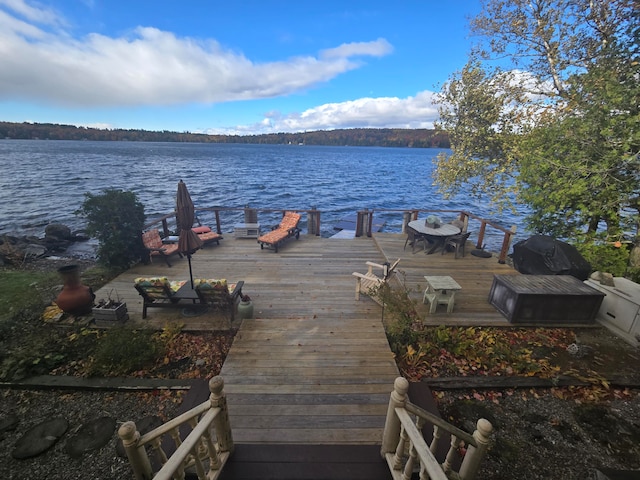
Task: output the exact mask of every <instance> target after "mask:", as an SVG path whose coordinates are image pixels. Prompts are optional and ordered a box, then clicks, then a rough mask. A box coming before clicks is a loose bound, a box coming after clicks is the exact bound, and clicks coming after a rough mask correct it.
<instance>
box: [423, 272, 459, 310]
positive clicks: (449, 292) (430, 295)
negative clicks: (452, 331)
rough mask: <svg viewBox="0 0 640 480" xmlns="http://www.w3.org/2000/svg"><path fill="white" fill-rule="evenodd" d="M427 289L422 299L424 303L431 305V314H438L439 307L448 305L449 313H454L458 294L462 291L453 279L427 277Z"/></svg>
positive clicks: (425, 277)
mask: <svg viewBox="0 0 640 480" xmlns="http://www.w3.org/2000/svg"><path fill="white" fill-rule="evenodd" d="M424 279H425V280H426V281H427V288H426V289H425V291H424V296H423V297H422V303H424V304H425V305H426V304H427V303H428V304H429V313H436V308H438V305H446V306H447V313H451V312H453V306H454V305H455V302H456V292H457V291H458V290H462V287H461V286H460V285H458V282H456V281H455V280H454V279H453V278H451V277H449V276H430V275H425V276H424Z"/></svg>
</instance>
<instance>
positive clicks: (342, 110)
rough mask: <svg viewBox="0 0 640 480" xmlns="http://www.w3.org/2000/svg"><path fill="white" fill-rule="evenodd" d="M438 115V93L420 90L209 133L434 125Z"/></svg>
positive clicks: (269, 115) (331, 105) (273, 115)
mask: <svg viewBox="0 0 640 480" xmlns="http://www.w3.org/2000/svg"><path fill="white" fill-rule="evenodd" d="M437 118H438V110H437V106H436V105H435V104H434V93H433V92H430V91H423V92H419V93H418V94H417V95H415V96H412V97H407V98H404V99H401V98H397V97H382V98H360V99H358V100H352V101H348V102H341V103H328V104H325V105H320V106H318V107H314V108H310V109H308V110H305V111H304V112H302V113H290V114H287V115H282V114H280V113H279V112H268V113H266V114H265V118H264V119H263V120H261V121H260V122H258V123H256V124H253V125H238V126H236V127H235V128H229V129H210V130H208V131H207V132H206V133H210V134H216V133H217V134H227V135H234V134H237V135H245V134H261V133H278V132H300V131H305V130H327V129H338V128H355V127H360V128H363V127H369V128H433V122H434V120H436V119H437Z"/></svg>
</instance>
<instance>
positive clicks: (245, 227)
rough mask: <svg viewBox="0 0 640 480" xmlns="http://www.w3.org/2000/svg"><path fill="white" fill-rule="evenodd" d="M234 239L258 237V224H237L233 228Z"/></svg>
mask: <svg viewBox="0 0 640 480" xmlns="http://www.w3.org/2000/svg"><path fill="white" fill-rule="evenodd" d="M233 233H234V234H235V237H236V238H258V237H259V236H260V224H259V223H238V224H236V225H234V227H233Z"/></svg>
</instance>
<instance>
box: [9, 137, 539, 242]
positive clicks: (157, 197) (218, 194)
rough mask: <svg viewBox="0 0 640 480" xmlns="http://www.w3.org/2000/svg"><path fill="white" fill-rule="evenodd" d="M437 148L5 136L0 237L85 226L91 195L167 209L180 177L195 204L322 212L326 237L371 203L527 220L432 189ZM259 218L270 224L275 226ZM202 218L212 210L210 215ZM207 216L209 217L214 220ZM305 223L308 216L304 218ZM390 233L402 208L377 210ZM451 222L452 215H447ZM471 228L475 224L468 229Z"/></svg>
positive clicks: (159, 211) (151, 214) (490, 234)
mask: <svg viewBox="0 0 640 480" xmlns="http://www.w3.org/2000/svg"><path fill="white" fill-rule="evenodd" d="M440 151H442V150H439V149H413V148H383V147H324V146H299V145H241V144H196V143H139V142H77V141H47V140H0V158H1V159H2V161H1V164H0V205H1V207H0V209H1V210H0V211H1V212H2V215H1V216H0V234H7V233H10V234H19V235H36V236H43V234H44V228H45V226H46V225H47V224H48V223H53V222H59V223H63V224H66V225H68V226H69V227H71V228H72V230H79V229H82V227H83V222H82V219H81V218H78V217H77V216H76V215H75V214H74V211H75V210H76V209H78V208H79V207H80V205H81V204H82V202H83V201H84V194H85V193H86V192H91V193H92V194H99V193H100V192H101V191H102V190H103V189H104V188H120V189H124V190H131V191H133V192H135V193H136V194H137V196H138V199H139V200H140V201H141V202H142V203H143V204H144V206H145V212H146V214H147V218H148V219H153V218H157V217H158V216H161V215H164V214H166V213H169V212H171V211H172V210H173V208H174V205H175V194H176V190H177V184H178V181H179V180H180V179H183V180H184V181H185V182H186V184H187V187H188V189H189V192H190V193H191V197H192V199H193V201H194V204H195V206H196V208H198V207H201V208H205V207H213V206H220V207H236V208H241V207H243V206H245V205H250V206H252V207H255V208H266V209H278V210H282V209H289V208H290V209H308V208H311V207H312V206H316V207H317V208H318V209H319V210H320V211H321V212H322V217H321V221H322V232H321V233H322V236H327V237H328V236H330V235H332V234H333V233H335V230H334V229H333V227H334V225H335V224H336V223H337V222H338V220H339V219H341V218H343V217H345V216H346V215H349V214H353V213H355V212H356V211H358V210H362V209H364V208H369V209H411V208H433V209H454V210H455V209H458V210H468V211H470V212H473V213H475V214H477V215H480V216H482V217H484V218H493V219H495V220H496V221H498V223H499V224H501V225H503V226H504V227H507V228H509V227H510V226H511V225H516V226H517V228H518V232H519V234H518V235H517V236H516V240H518V239H519V238H520V239H521V238H526V236H527V235H526V234H525V228H524V224H523V222H522V217H523V215H524V212H525V210H524V209H523V210H522V211H521V212H519V213H518V214H512V213H510V212H509V213H504V214H501V215H500V217H499V218H497V217H495V216H492V208H491V205H489V204H484V203H482V202H478V201H476V200H472V199H470V198H468V197H466V196H458V197H456V198H453V199H449V200H445V199H444V198H443V197H442V196H441V195H440V194H439V193H438V192H437V189H436V188H435V187H434V186H433V185H432V179H431V171H432V169H433V161H434V160H435V157H436V155H437V154H438V153H439V152H440ZM224 215H225V216H224V218H222V223H223V230H224V231H225V232H231V231H233V225H234V224H235V223H238V222H241V221H242V218H243V214H242V212H240V211H238V212H234V213H227V214H224ZM275 215H276V214H274V217H273V219H270V218H266V217H268V216H266V215H263V214H262V213H261V214H260V222H261V223H262V224H263V225H272V224H276V223H278V222H277V218H276V217H275ZM201 216H202V217H204V218H202V220H203V223H207V224H211V223H212V222H213V215H212V214H211V213H208V212H203V213H202V215H201ZM208 216H210V218H207V217H208ZM303 219H304V217H303ZM374 219H375V220H376V221H378V220H381V221H384V222H386V225H385V228H384V231H391V232H399V231H400V229H401V225H402V215H401V214H400V213H386V214H382V213H381V214H377V213H376V214H375V217H374ZM445 220H448V218H445ZM472 227H473V225H472ZM471 229H473V228H471ZM491 230H492V229H490V228H489V229H487V237H486V243H487V247H488V248H490V249H492V250H495V249H499V246H500V244H501V242H502V234H500V233H499V232H496V231H491Z"/></svg>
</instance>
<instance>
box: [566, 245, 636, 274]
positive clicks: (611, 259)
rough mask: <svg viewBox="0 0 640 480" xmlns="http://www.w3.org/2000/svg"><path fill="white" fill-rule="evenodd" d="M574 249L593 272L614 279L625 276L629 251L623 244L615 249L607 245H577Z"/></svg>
mask: <svg viewBox="0 0 640 480" xmlns="http://www.w3.org/2000/svg"><path fill="white" fill-rule="evenodd" d="M575 247H576V248H577V249H578V251H579V252H580V254H581V255H582V256H583V257H584V258H585V260H587V261H588V262H589V263H590V264H591V268H592V269H593V270H594V271H600V272H607V273H611V274H612V275H613V276H614V277H624V276H626V273H627V267H628V265H629V250H628V248H626V247H625V246H624V244H623V246H622V247H615V246H614V245H610V244H607V243H577V244H575Z"/></svg>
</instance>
